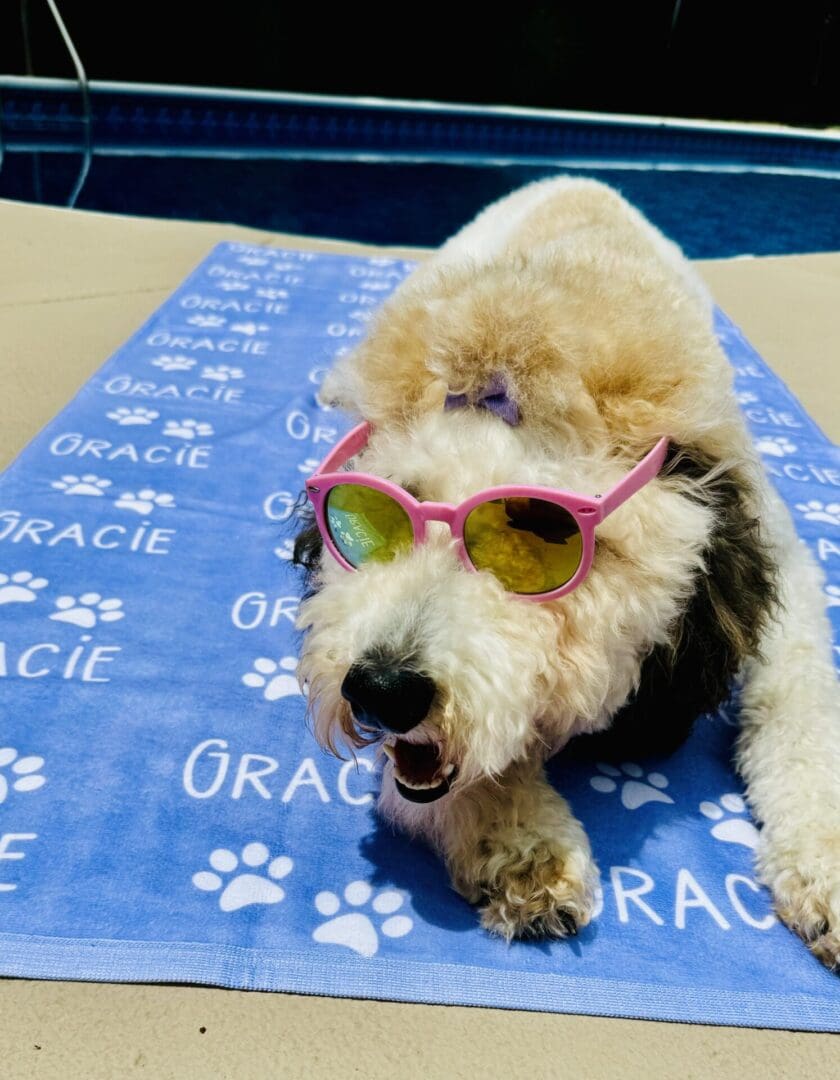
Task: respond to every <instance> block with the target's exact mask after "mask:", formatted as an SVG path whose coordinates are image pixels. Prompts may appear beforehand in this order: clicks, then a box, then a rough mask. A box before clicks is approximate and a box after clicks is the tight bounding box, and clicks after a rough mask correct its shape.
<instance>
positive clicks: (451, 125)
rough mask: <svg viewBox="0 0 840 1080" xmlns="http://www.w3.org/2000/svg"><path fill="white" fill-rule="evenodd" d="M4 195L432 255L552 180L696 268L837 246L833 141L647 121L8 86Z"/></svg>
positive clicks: (838, 143) (21, 83)
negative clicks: (628, 221) (587, 194)
mask: <svg viewBox="0 0 840 1080" xmlns="http://www.w3.org/2000/svg"><path fill="white" fill-rule="evenodd" d="M0 95H2V96H0V101H1V102H2V113H0V131H1V132H2V136H3V146H4V148H5V153H4V155H3V158H2V168H0V196H3V197H6V198H13V199H22V200H30V201H38V202H46V203H56V204H63V203H65V202H66V200H67V197H68V194H69V193H70V192H71V191H72V190H73V187H74V185H75V182H76V179H77V177H78V175H79V165H80V153H81V151H82V150H83V149H84V146H85V143H86V141H87V139H88V138H89V140H90V148H91V151H92V154H91V158H90V168H89V171H88V173H87V175H86V178H85V181H84V184H83V186H82V188H81V192H80V195H79V198H78V200H77V203H76V205H77V206H79V207H81V208H84V209H92V210H102V211H109V212H118V213H128V214H140V215H154V216H158V217H174V218H186V219H193V220H214V221H232V222H237V223H240V224H246V225H252V226H255V227H258V228H265V229H271V230H280V231H286V232H298V233H307V234H315V235H323V236H332V237H340V238H346V239H350V240H360V241H369V242H373V243H389V244H405V245H434V244H437V243H439V242H441V241H442V240H443V239H444V238H445V237H446V236H448V235H449V234H450V233H451V232H453V231H454V230H455V229H456V228H457V227H458V226H459V225H461V224H463V222H464V221H466V220H467V219H469V218H470V217H471V216H472V215H473V214H474V213H475V212H476V211H477V210H478V209H479V208H480V207H481V206H482V205H484V204H485V203H487V202H490V201H492V200H493V199H495V198H498V197H499V196H500V195H502V194H504V193H505V192H506V191H509V190H512V189H513V188H516V187H519V186H521V185H522V184H524V183H527V182H528V181H529V180H534V179H539V178H541V177H545V176H551V175H556V174H558V173H562V172H565V173H572V174H575V175H586V176H593V177H597V178H598V179H602V180H604V181H606V182H607V183H611V184H613V185H615V186H616V187H618V188H619V189H620V190H621V191H622V193H623V194H624V195H625V196H626V197H627V198H628V199H630V201H631V202H633V203H635V204H636V205H637V206H639V207H640V209H641V210H642V211H643V212H644V213H646V214H647V215H648V216H649V217H650V218H651V220H653V221H654V222H655V223H656V224H657V225H659V226H660V228H662V229H663V230H664V231H665V232H666V233H667V234H668V235H670V236H672V237H673V238H674V239H675V240H677V241H678V243H680V244H681V245H682V246H683V247H684V249H685V251H686V253H687V254H688V255H689V256H691V257H694V258H701V257H706V258H713V257H726V256H733V255H741V254H754V255H767V254H788V253H793V252H809V251H825V250H833V249H837V248H840V136H837V135H831V134H821V133H815V132H801V131H797V130H795V129H794V130H788V129H774V128H769V127H760V126H746V125H722V124H700V123H697V122H688V121H685V122H680V121H662V120H656V119H652V118H644V117H615V116H607V115H588V114H573V113H557V112H553V113H548V112H545V113H541V112H539V111H537V110H527V109H483V108H478V107H466V106H445V105H435V104H430V103H417V102H379V101H353V100H349V99H337V98H326V97H325V98H317V97H311V96H306V95H283V94H255V93H246V92H235V91H211V90H196V89H191V88H174V87H144V86H136V85H130V84H113V83H100V84H97V83H92V84H91V86H90V101H91V114H90V117H91V118H90V125H89V126H86V124H85V118H84V115H83V113H82V111H81V98H80V96H79V93H78V90H77V88H76V86H75V84H73V83H68V82H64V81H61V80H36V79H14V78H9V77H4V78H0Z"/></svg>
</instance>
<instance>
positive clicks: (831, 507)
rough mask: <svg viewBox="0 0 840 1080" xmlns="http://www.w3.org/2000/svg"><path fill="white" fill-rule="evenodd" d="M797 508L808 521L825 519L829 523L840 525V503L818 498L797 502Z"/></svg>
mask: <svg viewBox="0 0 840 1080" xmlns="http://www.w3.org/2000/svg"><path fill="white" fill-rule="evenodd" d="M796 509H797V510H798V511H799V512H800V514H802V515H803V516H804V517H805V518H807V519H808V521H824V522H826V524H828V525H840V503H835V502H832V503H821V502H819V501H818V500H817V499H811V500H810V502H806V503H796Z"/></svg>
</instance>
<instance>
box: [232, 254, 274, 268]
mask: <svg viewBox="0 0 840 1080" xmlns="http://www.w3.org/2000/svg"><path fill="white" fill-rule="evenodd" d="M236 261H237V262H240V263H242V265H243V266H268V259H267V258H266V257H265V256H264V255H240V256H239V258H238V259H237V260H236Z"/></svg>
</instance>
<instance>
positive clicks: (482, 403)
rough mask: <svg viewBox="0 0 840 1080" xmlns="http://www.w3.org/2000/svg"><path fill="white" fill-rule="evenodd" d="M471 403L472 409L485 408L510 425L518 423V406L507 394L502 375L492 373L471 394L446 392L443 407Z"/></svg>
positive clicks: (449, 407)
mask: <svg viewBox="0 0 840 1080" xmlns="http://www.w3.org/2000/svg"><path fill="white" fill-rule="evenodd" d="M467 405H471V406H472V407H473V408H474V409H486V410H487V411H488V412H491V413H493V415H494V416H498V417H499V418H500V419H501V420H504V422H505V423H506V424H510V425H511V427H516V425H517V424H518V423H519V406H518V405H517V404H516V402H515V401H514V400H513V398H511V397H510V395H509V394H508V388H507V382H506V381H505V377H504V375H493V376H492V378H491V379H490V381H489V382H488V383H487V384H486V385H485V386H481V387H479V389H478V390H476V391H474V392H473V393H471V394H447V395H446V401H445V402H444V403H443V407H444V409H445V410H446V411H447V412H448V411H449V410H450V409H463V408H464V407H465V406H467Z"/></svg>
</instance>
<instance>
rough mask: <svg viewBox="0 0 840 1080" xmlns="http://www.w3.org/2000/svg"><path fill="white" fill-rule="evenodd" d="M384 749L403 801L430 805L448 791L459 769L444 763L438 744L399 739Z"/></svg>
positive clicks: (387, 744)
mask: <svg viewBox="0 0 840 1080" xmlns="http://www.w3.org/2000/svg"><path fill="white" fill-rule="evenodd" d="M382 749H383V750H384V751H385V753H386V754H387V756H388V757H389V758H390V759H391V761H392V763H393V766H394V783H395V784H396V787H397V791H398V792H399V793H400V795H402V797H403V798H404V799H408V801H409V802H415V803H430V802H435V800H436V799H440V798H442V796H444V795H446V793H447V792H448V791H449V788H450V787H451V785H452V781H453V780H454V779H455V776H456V775H457V772H458V769H457V767H456V766H455V765H453V764H452V762H445V761H444V760H443V757H442V755H441V752H440V747H439V746H438V745H437V743H410V742H406V740H405V739H396V740H394V741H393V742H387V743H384V744H383V747H382Z"/></svg>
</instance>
